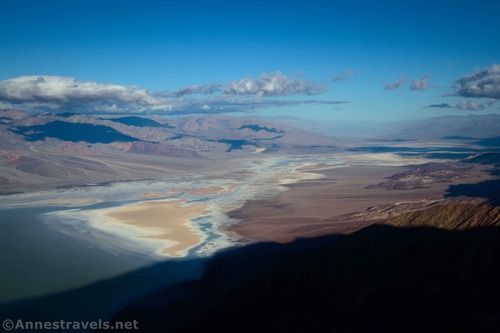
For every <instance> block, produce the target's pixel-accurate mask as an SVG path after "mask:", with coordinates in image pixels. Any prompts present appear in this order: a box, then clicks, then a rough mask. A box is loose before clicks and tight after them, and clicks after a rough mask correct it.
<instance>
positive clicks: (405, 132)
mask: <svg viewBox="0 0 500 333" xmlns="http://www.w3.org/2000/svg"><path fill="white" fill-rule="evenodd" d="M392 135H399V136H401V137H409V138H416V139H434V138H447V137H448V138H449V137H451V138H453V137H455V138H456V139H458V138H462V139H467V137H469V138H471V139H474V138H488V137H496V136H500V115H497V114H489V115H468V116H443V117H435V118H429V119H425V120H420V121H416V122H411V123H407V124H404V125H402V126H400V127H399V128H398V129H396V130H395V131H394V133H393V134H392Z"/></svg>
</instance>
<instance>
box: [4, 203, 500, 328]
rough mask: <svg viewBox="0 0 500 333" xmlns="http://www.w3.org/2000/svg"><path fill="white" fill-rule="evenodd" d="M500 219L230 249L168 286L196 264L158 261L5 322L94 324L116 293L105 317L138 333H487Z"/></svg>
mask: <svg viewBox="0 0 500 333" xmlns="http://www.w3.org/2000/svg"><path fill="white" fill-rule="evenodd" d="M457 207H458V206H457ZM469 207H470V206H469ZM478 207H481V206H478ZM482 207H483V208H484V206H482ZM446 209H447V208H446V207H443V211H442V213H443V214H445V215H446V212H447V211H446ZM479 211H483V212H484V214H497V213H495V212H498V207H491V208H488V209H482V210H481V209H479V208H478V212H479ZM492 212H493V213H492ZM485 216H492V215H485ZM497 220H498V217H497V215H495V216H493V218H492V219H489V220H488V219H487V220H485V221H486V222H485V224H481V225H482V227H475V228H471V229H466V230H452V229H453V225H450V226H448V225H446V224H445V225H446V228H448V229H450V230H445V229H438V228H431V227H419V226H413V227H394V226H392V225H388V224H376V225H372V226H370V227H367V228H365V229H362V230H360V231H358V232H356V233H353V234H351V235H348V236H340V235H333V236H325V237H318V238H311V239H300V240H297V241H294V242H292V243H287V244H276V243H257V244H251V245H247V246H241V247H235V248H232V249H228V250H225V251H222V252H220V253H218V254H217V255H215V256H214V257H213V258H212V259H210V260H207V261H204V262H203V265H202V266H203V267H204V268H205V271H204V273H203V276H202V277H201V278H199V279H191V280H190V281H185V282H183V283H179V284H175V285H172V284H169V285H167V284H166V281H165V279H166V278H167V277H168V276H170V274H173V273H175V272H176V270H177V271H178V270H182V269H186V266H185V265H194V266H196V265H198V267H200V266H199V265H200V264H201V263H202V262H201V260H202V259H192V260H179V261H169V262H163V263H159V264H156V265H154V266H152V267H147V268H143V269H139V270H137V271H134V272H131V273H128V274H125V275H123V276H120V277H116V278H113V279H110V280H106V281H101V282H97V283H94V284H91V285H89V286H86V287H83V288H80V289H77V290H72V291H68V292H65V293H59V294H55V295H51V296H47V297H42V298H39V299H33V300H25V301H23V302H19V303H17V304H10V305H9V306H8V307H7V308H4V309H2V310H4V311H3V312H2V317H3V318H11V319H13V320H15V319H18V318H21V319H24V320H60V319H64V320H96V319H97V317H96V316H102V314H103V313H105V312H106V311H107V313H109V311H111V310H113V309H109V308H107V309H104V308H103V306H102V304H105V303H107V304H110V303H112V302H111V300H114V304H115V307H114V310H115V315H114V316H113V318H112V321H113V322H120V321H121V322H126V321H134V320H135V321H137V322H138V323H139V330H138V331H139V332H176V333H177V332H200V331H206V332H212V331H215V332H235V331H238V332H339V333H342V332H375V333H376V332H462V333H465V332H495V329H496V328H497V327H500V326H499V325H500V306H499V303H498V299H500V285H499V284H498V281H499V280H500V267H499V266H498V262H500V243H499V239H500V228H498V227H494V226H493V225H498V221H497ZM488 221H490V222H491V223H490V222H488ZM495 221H496V222H495ZM453 223H455V224H456V225H459V224H460V223H461V222H459V221H453ZM412 225H419V224H412ZM133 292H135V294H134V293H133ZM125 294H128V295H129V296H128V297H127V298H123V295H125ZM119 295H120V297H121V298H120V297H118V296H119ZM103 300H105V301H104V302H103ZM65 306H67V307H68V309H67V310H66V312H64V311H63V309H64V307H65ZM58 311H59V312H58ZM78 312H81V313H78ZM100 318H101V319H103V320H105V319H106V318H104V317H100ZM114 331H115V332H130V330H123V331H120V330H114ZM102 332H105V330H103V331H102Z"/></svg>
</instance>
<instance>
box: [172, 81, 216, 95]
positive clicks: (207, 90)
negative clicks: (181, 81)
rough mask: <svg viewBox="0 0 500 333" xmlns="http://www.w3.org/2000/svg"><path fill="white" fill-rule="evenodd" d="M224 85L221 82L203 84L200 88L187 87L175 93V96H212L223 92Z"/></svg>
mask: <svg viewBox="0 0 500 333" xmlns="http://www.w3.org/2000/svg"><path fill="white" fill-rule="evenodd" d="M222 87H223V84H222V83H219V82H215V83H209V84H202V85H199V86H187V87H184V88H181V89H179V90H177V91H174V92H173V95H174V96H178V97H182V96H186V95H193V94H203V95H212V94H215V93H218V92H220V91H221V90H222Z"/></svg>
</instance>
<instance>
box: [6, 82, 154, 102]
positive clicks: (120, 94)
mask: <svg viewBox="0 0 500 333" xmlns="http://www.w3.org/2000/svg"><path fill="white" fill-rule="evenodd" d="M0 100H3V101H8V102H14V103H16V102H76V101H77V102H95V101H103V100H105V101H118V102H127V103H130V102H135V103H138V104H142V105H157V104H161V103H162V101H161V100H159V99H157V98H155V97H154V96H153V95H152V94H151V93H149V92H148V91H146V90H144V89H139V88H137V87H132V86H122V85H117V84H105V83H96V82H89V81H80V80H78V79H75V78H72V77H63V76H47V75H41V76H20V77H17V78H14V79H8V80H3V81H0Z"/></svg>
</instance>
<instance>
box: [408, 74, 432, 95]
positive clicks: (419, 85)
mask: <svg viewBox="0 0 500 333" xmlns="http://www.w3.org/2000/svg"><path fill="white" fill-rule="evenodd" d="M430 77H431V75H430V74H426V75H424V76H422V77H420V78H418V79H416V80H414V81H413V82H412V83H411V84H410V89H411V90H418V91H422V90H425V89H427V88H428V87H429V85H428V83H427V81H428V80H429V78H430Z"/></svg>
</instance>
